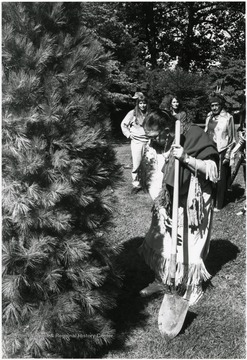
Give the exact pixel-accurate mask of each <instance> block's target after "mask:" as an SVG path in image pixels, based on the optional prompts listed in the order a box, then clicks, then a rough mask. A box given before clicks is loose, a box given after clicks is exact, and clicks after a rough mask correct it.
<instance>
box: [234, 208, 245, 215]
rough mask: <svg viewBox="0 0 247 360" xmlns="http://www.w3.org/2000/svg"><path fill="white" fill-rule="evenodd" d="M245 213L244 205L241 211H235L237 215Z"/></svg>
mask: <svg viewBox="0 0 247 360" xmlns="http://www.w3.org/2000/svg"><path fill="white" fill-rule="evenodd" d="M245 213H246V207H244V208H243V209H242V210H241V211H239V212H237V214H236V215H237V216H239V215H244V214H245Z"/></svg>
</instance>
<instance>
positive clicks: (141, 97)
mask: <svg viewBox="0 0 247 360" xmlns="http://www.w3.org/2000/svg"><path fill="white" fill-rule="evenodd" d="M141 101H145V102H146V104H147V107H146V111H145V113H144V114H143V113H142V112H141V110H140V108H139V103H140V102H141ZM148 113H149V104H148V101H147V98H146V96H145V95H144V94H139V96H138V98H137V99H136V106H135V109H134V115H135V118H136V124H139V125H142V126H143V122H144V117H145V116H146V115H147V114H148Z"/></svg>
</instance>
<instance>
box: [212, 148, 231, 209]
mask: <svg viewBox="0 0 247 360" xmlns="http://www.w3.org/2000/svg"><path fill="white" fill-rule="evenodd" d="M225 153H226V150H224V151H222V152H221V153H220V154H219V155H220V159H219V177H220V179H219V181H218V182H217V186H216V201H215V207H217V208H218V209H222V208H223V206H224V203H225V198H226V192H227V183H228V180H229V179H230V177H231V167H230V166H229V162H227V163H226V164H223V160H224V158H225Z"/></svg>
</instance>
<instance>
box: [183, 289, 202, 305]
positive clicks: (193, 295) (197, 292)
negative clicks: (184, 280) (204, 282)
mask: <svg viewBox="0 0 247 360" xmlns="http://www.w3.org/2000/svg"><path fill="white" fill-rule="evenodd" d="M202 296H203V290H202V286H201V285H197V286H195V287H194V288H193V289H188V290H187V291H186V293H185V294H184V296H183V298H184V299H186V300H188V301H189V306H193V305H195V304H196V303H197V302H198V301H199V300H200V299H201V297H202Z"/></svg>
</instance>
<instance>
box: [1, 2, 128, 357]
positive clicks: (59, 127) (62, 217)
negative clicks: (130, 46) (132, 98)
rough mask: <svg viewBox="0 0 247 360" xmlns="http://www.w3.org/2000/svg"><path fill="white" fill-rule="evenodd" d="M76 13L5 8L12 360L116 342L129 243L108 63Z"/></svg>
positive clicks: (86, 352) (6, 263) (8, 347)
mask: <svg viewBox="0 0 247 360" xmlns="http://www.w3.org/2000/svg"><path fill="white" fill-rule="evenodd" d="M75 6H77V5H75ZM66 7H67V4H62V3H29V2H27V3H4V4H3V7H2V9H3V32H2V40H3V102H2V114H3V120H2V124H3V130H2V135H3V142H2V158H3V160H2V165H3V170H2V173H3V222H2V223H3V257H2V260H3V338H4V348H5V353H6V356H9V357H13V356H14V357H88V356H92V355H93V354H94V353H95V351H97V349H98V348H99V347H101V346H102V345H103V344H106V343H109V342H110V341H111V340H112V339H113V338H114V329H113V326H112V324H111V322H110V321H109V318H108V316H107V312H108V309H110V308H112V307H113V306H114V303H115V300H114V291H113V284H115V282H116V281H117V280H118V281H119V274H118V270H117V267H116V265H115V264H114V256H115V254H116V253H117V252H118V251H119V247H118V246H115V245H114V244H112V243H111V242H110V240H109V239H108V237H107V229H108V227H109V225H110V223H111V214H112V205H111V204H112V202H113V200H114V199H113V195H112V190H111V189H112V187H114V186H115V185H116V184H117V182H118V180H119V179H120V175H121V173H120V166H119V165H118V164H117V163H116V158H115V153H114V151H113V149H112V146H111V143H110V141H109V130H110V128H109V120H108V119H107V114H106V105H105V96H106V95H105V92H104V83H105V82H107V81H108V68H109V58H108V56H107V55H106V54H105V52H104V50H103V48H102V46H101V45H100V44H99V42H98V41H96V40H95V39H94V38H93V37H92V36H91V35H90V34H89V33H88V32H87V31H86V29H85V28H82V27H80V26H79V22H75V21H74V22H72V19H73V18H74V19H75V11H73V10H72V8H71V7H70V9H69V11H67V10H68V8H66ZM109 289H111V290H110V291H109Z"/></svg>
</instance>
